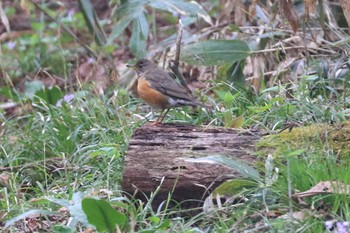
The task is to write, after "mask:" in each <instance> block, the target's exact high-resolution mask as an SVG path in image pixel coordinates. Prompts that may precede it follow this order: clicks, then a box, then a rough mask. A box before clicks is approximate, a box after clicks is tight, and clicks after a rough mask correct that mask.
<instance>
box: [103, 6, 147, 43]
mask: <svg viewBox="0 0 350 233" xmlns="http://www.w3.org/2000/svg"><path fill="white" fill-rule="evenodd" d="M147 2H148V0H132V1H127V2H126V3H125V4H122V5H121V6H120V7H119V8H118V10H117V12H116V17H117V18H119V19H118V21H117V23H116V24H115V25H114V27H113V29H112V33H111V35H110V36H109V38H108V44H112V43H113V41H114V40H115V39H116V38H117V37H118V36H120V35H121V34H122V33H123V31H124V29H125V28H126V27H127V26H128V25H129V24H130V23H131V22H132V21H133V20H134V19H135V18H136V17H137V16H138V15H139V14H140V13H142V12H144V11H145V5H146V3H147Z"/></svg>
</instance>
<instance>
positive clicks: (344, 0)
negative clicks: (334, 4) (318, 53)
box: [340, 0, 350, 28]
mask: <svg viewBox="0 0 350 233" xmlns="http://www.w3.org/2000/svg"><path fill="white" fill-rule="evenodd" d="M340 4H341V7H342V8H343V12H344V16H345V18H346V22H348V27H349V28H350V1H349V0H341V1H340Z"/></svg>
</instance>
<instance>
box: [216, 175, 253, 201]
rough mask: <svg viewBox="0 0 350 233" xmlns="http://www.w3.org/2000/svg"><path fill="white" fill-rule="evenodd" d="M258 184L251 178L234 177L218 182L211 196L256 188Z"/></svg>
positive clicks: (234, 193) (235, 193) (233, 193)
mask: <svg viewBox="0 0 350 233" xmlns="http://www.w3.org/2000/svg"><path fill="white" fill-rule="evenodd" d="M258 186H259V184H258V183H257V182H255V181H252V180H244V179H234V180H227V181H225V182H224V183H222V184H220V185H219V187H217V188H216V189H215V190H214V191H213V194H212V196H213V197H216V196H217V195H220V196H222V195H232V196H233V195H237V194H239V193H241V192H242V191H244V190H247V189H253V188H257V187H258Z"/></svg>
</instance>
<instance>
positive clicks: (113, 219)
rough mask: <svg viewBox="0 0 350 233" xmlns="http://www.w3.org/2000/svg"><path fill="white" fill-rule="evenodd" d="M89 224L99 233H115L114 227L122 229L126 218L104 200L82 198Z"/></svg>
mask: <svg viewBox="0 0 350 233" xmlns="http://www.w3.org/2000/svg"><path fill="white" fill-rule="evenodd" d="M82 207H83V211H84V212H85V214H86V216H87V218H88V221H89V223H91V224H92V225H94V226H95V227H96V229H97V231H99V232H103V231H109V232H115V229H116V225H118V226H120V227H123V226H124V224H125V223H126V216H125V215H124V214H122V213H120V212H118V211H116V210H115V209H113V207H112V206H111V205H110V204H109V203H108V202H107V201H105V200H96V199H93V198H84V199H83V202H82Z"/></svg>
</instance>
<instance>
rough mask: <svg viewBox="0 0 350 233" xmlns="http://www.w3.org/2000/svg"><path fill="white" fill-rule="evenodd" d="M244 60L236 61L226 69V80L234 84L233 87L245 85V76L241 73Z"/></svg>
mask: <svg viewBox="0 0 350 233" xmlns="http://www.w3.org/2000/svg"><path fill="white" fill-rule="evenodd" d="M243 68H244V62H243V61H242V60H240V61H236V62H234V63H233V64H232V66H231V67H230V68H229V69H228V70H227V73H226V77H227V81H229V82H231V83H233V84H234V86H235V87H239V88H244V87H245V76H244V74H243Z"/></svg>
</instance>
